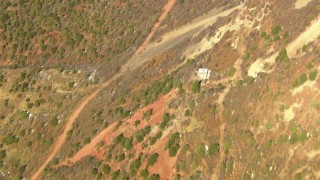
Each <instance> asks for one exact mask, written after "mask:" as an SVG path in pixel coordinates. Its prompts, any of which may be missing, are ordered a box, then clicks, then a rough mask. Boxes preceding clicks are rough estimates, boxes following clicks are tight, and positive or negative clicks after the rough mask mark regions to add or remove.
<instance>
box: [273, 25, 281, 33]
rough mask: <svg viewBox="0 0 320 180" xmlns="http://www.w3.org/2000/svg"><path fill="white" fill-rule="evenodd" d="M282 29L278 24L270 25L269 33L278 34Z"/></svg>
mask: <svg viewBox="0 0 320 180" xmlns="http://www.w3.org/2000/svg"><path fill="white" fill-rule="evenodd" d="M281 30H282V28H281V26H280V25H275V26H273V27H272V31H271V34H272V35H276V34H279V32H280V31H281Z"/></svg>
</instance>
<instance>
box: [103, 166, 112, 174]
mask: <svg viewBox="0 0 320 180" xmlns="http://www.w3.org/2000/svg"><path fill="white" fill-rule="evenodd" d="M102 169H103V172H104V173H105V174H110V171H111V167H110V166H109V165H108V164H105V165H103V168H102Z"/></svg>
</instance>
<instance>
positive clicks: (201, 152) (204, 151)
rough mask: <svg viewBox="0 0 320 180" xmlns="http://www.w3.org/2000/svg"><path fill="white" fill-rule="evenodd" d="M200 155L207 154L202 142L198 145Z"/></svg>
mask: <svg viewBox="0 0 320 180" xmlns="http://www.w3.org/2000/svg"><path fill="white" fill-rule="evenodd" d="M196 152H197V154H198V156H200V157H204V155H206V147H205V145H204V144H200V145H199V146H198V147H197V150H196Z"/></svg>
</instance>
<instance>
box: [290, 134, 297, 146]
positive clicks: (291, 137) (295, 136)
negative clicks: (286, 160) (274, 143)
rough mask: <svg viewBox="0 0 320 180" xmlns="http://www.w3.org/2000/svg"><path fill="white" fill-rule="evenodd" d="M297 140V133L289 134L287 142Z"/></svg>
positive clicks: (293, 142)
mask: <svg viewBox="0 0 320 180" xmlns="http://www.w3.org/2000/svg"><path fill="white" fill-rule="evenodd" d="M297 141H298V135H297V133H293V134H291V136H290V139H289V142H290V143H291V144H295V143H296V142H297Z"/></svg>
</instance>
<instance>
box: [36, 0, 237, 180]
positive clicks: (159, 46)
mask: <svg viewBox="0 0 320 180" xmlns="http://www.w3.org/2000/svg"><path fill="white" fill-rule="evenodd" d="M174 2H175V1H174ZM172 3H173V0H171V1H168V3H167V5H166V6H165V8H164V11H165V12H164V13H163V14H165V15H168V12H169V11H168V10H171V8H172V7H171V5H174V3H173V4H172ZM168 4H169V5H168ZM242 6H243V4H240V5H238V6H236V7H233V8H230V9H227V10H225V11H222V9H215V10H213V11H211V12H209V13H207V14H205V15H203V16H201V17H199V18H196V19H195V20H194V21H192V22H191V23H189V24H187V25H185V26H182V27H180V28H178V30H174V31H171V32H169V33H167V34H165V35H164V36H162V41H161V42H160V43H151V44H149V45H148V44H146V43H144V44H143V45H142V46H143V47H140V48H138V50H140V51H141V50H143V52H141V53H135V54H134V56H133V57H132V58H131V59H130V60H129V61H128V62H127V63H126V64H124V65H123V66H122V68H121V69H120V71H119V72H118V73H117V74H116V75H115V76H113V77H112V78H111V79H109V80H108V81H107V82H105V83H103V84H102V85H101V86H100V87H99V88H98V89H97V90H96V91H94V92H93V93H92V94H91V95H90V96H88V97H86V98H85V99H84V100H83V101H82V102H81V104H80V105H79V106H78V107H77V108H76V110H75V111H74V112H73V113H72V115H71V116H70V118H69V119H68V120H67V125H66V127H65V129H64V131H63V133H62V134H61V135H60V136H59V138H58V140H57V142H56V144H55V147H54V149H53V150H52V151H51V153H50V155H49V156H48V158H47V159H46V161H45V162H44V163H43V164H42V165H41V167H40V168H39V169H38V170H37V171H36V173H35V174H34V175H33V176H32V177H31V179H32V180H35V179H38V178H39V176H40V174H41V172H42V171H43V170H44V169H45V167H46V166H47V165H48V164H49V162H50V161H51V160H52V159H53V157H55V156H56V154H57V153H58V152H59V150H60V148H61V147H62V145H63V144H64V142H65V140H66V135H67V132H68V131H69V130H71V129H72V125H73V123H74V122H75V120H76V119H77V118H78V116H79V115H80V113H81V112H82V111H83V109H84V108H85V107H86V105H87V104H88V103H89V102H90V101H91V100H92V99H93V98H94V97H96V96H97V95H98V94H99V93H100V92H101V91H102V90H103V89H104V88H106V87H107V86H108V85H109V84H110V83H111V82H113V81H114V80H116V79H117V78H118V77H120V76H121V75H123V74H124V73H125V72H127V71H128V70H134V69H136V68H138V67H140V66H141V65H143V64H144V63H145V62H147V61H148V60H151V59H152V57H154V56H156V55H159V54H161V53H163V52H165V51H167V50H169V49H170V48H172V47H174V46H176V45H178V44H179V43H181V42H183V41H184V40H186V39H189V38H192V37H193V36H194V35H195V34H197V33H199V32H201V31H203V30H205V29H206V28H207V27H209V26H210V25H212V24H214V23H215V22H216V21H217V19H218V18H219V17H225V16H228V15H229V14H231V13H232V12H234V11H236V10H237V9H239V8H241V7H242ZM170 7H171V8H170ZM166 11H168V12H166ZM163 14H162V16H161V17H160V18H161V19H162V18H165V17H164V16H163ZM160 18H159V21H158V22H157V23H159V22H160V24H161V22H162V21H163V20H162V21H161V19H160ZM160 24H159V25H155V26H154V27H158V28H159V27H160ZM153 31H156V29H153V30H152V32H151V33H154V32H153ZM148 37H149V36H148ZM148 37H147V38H148ZM149 41H150V40H146V41H145V42H147V43H149Z"/></svg>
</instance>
